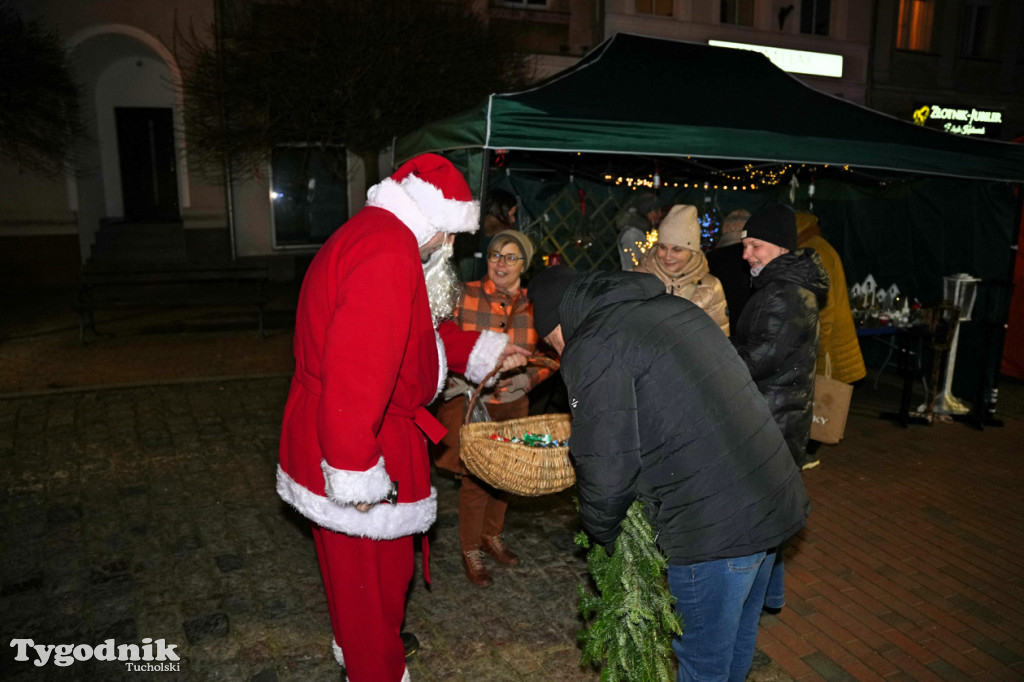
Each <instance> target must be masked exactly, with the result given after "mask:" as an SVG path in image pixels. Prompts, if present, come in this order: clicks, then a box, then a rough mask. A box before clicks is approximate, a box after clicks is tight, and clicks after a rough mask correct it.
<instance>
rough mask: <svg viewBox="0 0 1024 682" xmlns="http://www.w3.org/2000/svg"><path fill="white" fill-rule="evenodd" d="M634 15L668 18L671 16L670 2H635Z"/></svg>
mask: <svg viewBox="0 0 1024 682" xmlns="http://www.w3.org/2000/svg"><path fill="white" fill-rule="evenodd" d="M636 13H637V14H654V15H657V16H659V17H670V16H672V0H636Z"/></svg>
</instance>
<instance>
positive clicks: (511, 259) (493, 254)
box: [487, 251, 523, 265]
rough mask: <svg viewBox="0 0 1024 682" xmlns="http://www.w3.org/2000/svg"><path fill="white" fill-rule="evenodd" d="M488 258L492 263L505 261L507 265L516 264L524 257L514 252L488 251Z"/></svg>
mask: <svg viewBox="0 0 1024 682" xmlns="http://www.w3.org/2000/svg"><path fill="white" fill-rule="evenodd" d="M487 260H489V261H491V262H492V263H497V262H498V261H504V262H505V265H515V264H516V263H518V262H519V261H521V260H523V257H522V256H517V255H516V254H514V253H498V252H497V251H488V252H487Z"/></svg>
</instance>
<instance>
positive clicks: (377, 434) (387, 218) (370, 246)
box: [277, 154, 526, 682]
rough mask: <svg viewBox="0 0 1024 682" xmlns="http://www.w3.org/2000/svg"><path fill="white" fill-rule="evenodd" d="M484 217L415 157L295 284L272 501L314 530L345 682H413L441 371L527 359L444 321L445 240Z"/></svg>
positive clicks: (449, 180) (451, 299) (477, 373)
mask: <svg viewBox="0 0 1024 682" xmlns="http://www.w3.org/2000/svg"><path fill="white" fill-rule="evenodd" d="M479 211H480V209H479V205H478V204H477V202H476V201H474V200H473V196H472V194H471V193H470V190H469V186H468V185H467V184H466V181H465V179H464V178H463V177H462V175H461V174H459V172H458V171H457V170H456V169H455V167H454V166H452V164H451V163H450V162H449V161H448V160H446V159H445V158H443V157H441V156H438V155H435V154H423V155H421V156H417V157H415V158H413V159H411V160H410V161H407V162H406V163H404V164H402V166H401V167H400V168H399V169H398V170H397V171H395V173H394V174H393V175H392V176H391V177H390V178H385V179H384V180H382V181H381V182H380V183H378V184H377V185H374V186H373V187H371V188H370V189H369V191H368V192H367V200H366V206H365V207H364V208H362V209H361V210H360V211H359V212H358V213H357V214H356V215H355V216H353V217H352V218H351V219H350V220H349V221H348V222H346V223H345V224H344V225H342V226H341V227H340V228H338V229H337V230H336V231H335V232H334V234H332V235H331V237H330V238H329V239H328V240H327V242H326V243H325V244H324V245H323V246H322V247H321V248H320V250H319V251H318V252H317V254H316V256H315V257H314V258H313V262H312V263H311V264H310V266H309V270H308V271H307V272H306V276H305V278H304V279H303V282H302V289H301V292H300V294H299V304H298V310H297V315H296V323H295V339H294V348H295V374H294V376H293V378H292V382H291V387H290V388H289V391H288V400H287V403H286V404H285V409H284V418H283V423H282V427H281V443H280V463H279V465H278V468H277V492H278V494H279V495H280V496H281V498H282V499H283V500H284V501H285V502H287V503H288V504H290V505H291V506H292V507H294V508H295V509H296V510H297V511H298V512H299V513H300V514H302V515H303V516H305V517H306V518H307V519H309V521H310V522H311V524H312V529H313V539H314V541H315V545H316V553H317V557H318V559H319V561H320V571H321V574H322V576H323V581H324V588H325V591H326V593H327V606H328V611H329V613H330V619H331V626H332V628H333V630H334V637H333V649H334V655H335V658H336V660H337V661H338V663H339V664H340V665H342V666H344V667H345V668H346V672H347V675H348V679H349V680H351V682H371V681H372V682H399V680H408V679H409V671H408V668H407V667H406V663H405V656H406V648H407V647H406V644H405V642H403V637H402V635H401V627H402V620H403V619H404V616H405V600H406V596H407V593H408V589H409V583H410V581H411V580H412V576H413V568H414V566H413V550H414V548H413V535H415V534H420V533H425V532H426V531H427V530H428V529H429V528H430V526H431V525H433V523H434V519H435V518H436V516H437V491H436V490H435V489H434V488H433V486H431V484H430V459H429V457H428V455H427V447H426V439H425V438H424V436H425V435H427V436H429V437H430V438H431V439H433V440H435V442H436V441H437V440H438V439H440V437H441V435H443V428H442V427H441V425H440V424H439V423H438V422H437V420H435V419H434V418H433V417H432V416H431V415H430V413H429V412H427V410H426V405H427V404H429V403H430V402H431V401H433V400H434V398H435V397H436V396H437V394H438V393H439V392H440V391H441V389H442V388H443V387H444V383H445V378H446V374H447V370H448V368H451V369H452V370H453V371H458V372H464V373H466V375H467V376H470V377H473V378H474V380H476V381H479V380H481V379H483V377H484V376H486V375H487V374H488V373H490V371H491V369H492V368H493V367H495V366H496V364H497V363H501V366H502V367H503V368H504V369H512V368H513V367H516V366H523V365H524V364H525V362H526V360H525V356H526V351H525V350H523V349H521V348H518V347H516V346H514V345H513V344H511V343H509V338H508V336H507V335H505V334H499V333H494V332H481V333H470V332H464V331H462V330H460V329H459V328H458V326H456V325H455V324H454V323H453V322H451V321H447V322H445V321H444V320H445V319H446V318H448V317H449V316H450V315H451V311H452V308H453V306H454V304H455V301H456V300H457V296H458V288H457V286H456V284H457V282H456V278H455V273H454V271H453V270H452V268H451V266H450V265H449V262H448V258H449V256H450V255H451V246H452V238H453V235H454V233H456V232H473V231H474V230H476V229H477V226H478V224H479V216H480V213H479ZM426 554H427V553H426V552H424V557H426Z"/></svg>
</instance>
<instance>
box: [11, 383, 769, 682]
mask: <svg viewBox="0 0 1024 682" xmlns="http://www.w3.org/2000/svg"><path fill="white" fill-rule="evenodd" d="M286 390H287V380H286V379H282V378H263V379H256V380H239V381H212V382H194V383H183V384H178V385H154V386H149V387H139V388H131V389H116V390H99V391H81V392H63V393H54V394H50V395H37V396H30V397H25V398H8V399H3V400H0V434H2V435H0V509H2V516H0V556H2V557H3V559H2V562H0V580H2V593H0V611H2V613H3V619H2V623H0V635H2V637H0V642H2V645H0V646H2V650H0V680H12V681H15V682H23V681H28V680H33V681H34V680H51V679H52V680H107V679H111V680H113V679H152V678H153V676H156V677H157V678H158V679H165V680H176V679H183V680H184V679H188V680H250V679H252V680H258V681H259V682H271V681H273V680H282V681H283V680H303V681H309V680H337V679H338V678H339V671H338V668H337V665H336V663H335V662H334V660H333V657H332V656H331V654H330V637H331V635H330V624H329V621H328V617H327V611H326V605H325V601H324V596H323V589H322V586H321V582H320V575H319V573H318V570H317V565H316V559H315V554H314V549H313V542H312V537H311V535H310V533H309V530H308V526H307V524H306V522H305V521H304V520H303V519H302V518H301V517H299V516H298V515H297V514H295V513H294V512H293V511H291V510H290V509H289V508H288V507H286V506H285V505H284V504H283V503H282V502H281V501H280V500H279V499H278V498H277V496H276V494H275V493H274V472H275V465H276V451H277V440H278V424H279V420H280V415H281V409H282V406H283V402H284V398H285V395H286ZM435 484H436V485H437V486H438V489H439V497H440V509H439V518H438V523H437V524H436V526H435V528H434V530H433V532H432V534H431V554H430V558H431V578H432V581H433V582H432V586H431V587H430V588H429V589H427V588H426V587H425V586H424V583H423V581H422V578H421V573H420V571H421V567H420V566H417V575H416V578H415V579H414V587H413V590H412V593H411V597H410V601H409V606H408V616H407V628H408V629H409V630H410V631H412V632H415V633H416V634H417V635H418V636H419V638H420V641H421V642H422V649H421V651H420V653H419V654H418V655H417V656H416V657H414V658H413V659H412V660H411V662H410V672H411V674H412V677H413V679H414V680H417V681H422V680H446V681H447V680H556V679H557V680H562V681H565V682H569V681H572V680H596V679H597V677H598V676H597V674H596V673H594V672H593V671H591V670H585V669H581V668H580V667H579V658H580V653H579V649H578V648H577V645H576V642H575V633H576V632H577V630H578V629H579V627H580V622H579V620H578V617H577V611H576V605H575V600H576V596H575V595H576V587H577V585H579V584H581V583H582V582H583V580H584V578H585V576H586V564H585V560H584V557H583V555H582V553H581V551H580V550H579V549H578V548H577V547H576V546H575V545H574V544H573V535H574V533H575V532H576V530H577V524H578V518H577V515H576V513H575V511H574V509H573V507H572V503H571V499H570V496H569V494H568V493H565V494H561V495H555V496H548V497H545V498H540V499H522V500H517V501H516V502H514V503H513V505H512V507H511V509H510V512H509V517H508V528H507V531H506V537H507V541H508V543H509V545H510V546H511V547H514V548H515V549H516V550H517V551H518V552H520V554H521V556H522V557H523V561H522V564H521V565H520V566H519V567H516V568H512V569H509V568H504V567H500V566H492V568H493V571H492V573H493V575H494V578H495V583H494V586H493V587H491V588H489V589H485V590H481V589H479V588H474V587H473V586H471V585H470V584H469V583H468V582H467V581H466V579H465V578H464V576H463V575H462V572H461V568H460V565H459V562H458V559H457V556H458V555H457V542H458V541H457V537H456V535H457V529H456V523H457V522H456V518H457V512H456V510H457V502H458V500H457V493H456V488H455V484H454V482H453V481H452V480H450V479H446V478H441V477H437V478H436V480H435ZM418 563H419V562H418ZM145 637H149V638H152V639H153V640H154V641H155V640H159V639H164V640H165V642H166V643H167V644H174V645H176V646H177V649H176V651H177V653H178V654H179V655H180V657H181V661H180V669H179V670H178V671H170V672H161V673H154V672H128V671H127V670H126V669H125V667H124V664H119V663H114V662H99V661H88V662H79V663H75V664H74V665H71V666H68V667H57V666H55V665H53V663H52V662H51V663H48V664H47V665H46V666H43V667H36V666H34V665H33V663H32V662H18V661H15V660H13V658H14V655H15V653H16V651H15V649H13V648H10V646H9V642H10V641H11V640H12V639H15V638H31V639H32V640H34V642H35V643H37V644H61V643H75V644H90V645H97V644H99V643H102V642H103V641H105V640H106V639H108V638H113V639H115V640H116V642H118V643H122V642H125V643H139V642H141V641H142V639H143V638H145ZM33 658H34V657H33ZM760 663H761V668H766V666H768V665H769V662H768V661H766V660H761V662H760Z"/></svg>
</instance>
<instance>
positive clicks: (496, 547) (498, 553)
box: [480, 535, 519, 566]
mask: <svg viewBox="0 0 1024 682" xmlns="http://www.w3.org/2000/svg"><path fill="white" fill-rule="evenodd" d="M480 549H482V550H483V551H485V552H487V553H488V554H490V555H491V556H492V557H494V558H495V559H497V560H498V563H499V564H505V565H506V566H518V565H519V557H517V556H516V553H515V552H513V551H512V550H511V549H509V548H508V547H506V546H505V543H504V542H502V541H501V536H500V535H481V536H480Z"/></svg>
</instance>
